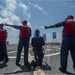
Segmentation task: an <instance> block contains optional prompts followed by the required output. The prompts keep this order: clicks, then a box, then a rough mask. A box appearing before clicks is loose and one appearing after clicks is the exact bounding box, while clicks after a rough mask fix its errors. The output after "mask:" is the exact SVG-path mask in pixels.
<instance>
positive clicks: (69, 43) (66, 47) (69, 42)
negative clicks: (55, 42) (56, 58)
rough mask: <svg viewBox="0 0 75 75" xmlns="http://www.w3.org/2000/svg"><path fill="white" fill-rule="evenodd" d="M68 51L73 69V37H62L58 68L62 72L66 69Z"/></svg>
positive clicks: (74, 62)
mask: <svg viewBox="0 0 75 75" xmlns="http://www.w3.org/2000/svg"><path fill="white" fill-rule="evenodd" d="M69 51H70V53H71V58H72V60H73V68H74V69H75V36H63V40H62V46H61V53H60V68H61V69H62V70H64V71H66V69H67V61H68V53H69Z"/></svg>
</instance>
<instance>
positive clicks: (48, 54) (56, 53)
mask: <svg viewBox="0 0 75 75" xmlns="http://www.w3.org/2000/svg"><path fill="white" fill-rule="evenodd" d="M58 54H60V52H57V53H53V54H47V55H44V57H49V56H55V55H58Z"/></svg>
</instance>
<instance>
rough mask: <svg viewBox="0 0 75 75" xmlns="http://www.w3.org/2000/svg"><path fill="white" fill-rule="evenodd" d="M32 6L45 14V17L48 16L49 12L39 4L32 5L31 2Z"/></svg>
mask: <svg viewBox="0 0 75 75" xmlns="http://www.w3.org/2000/svg"><path fill="white" fill-rule="evenodd" d="M29 4H30V5H32V6H33V7H34V8H37V9H38V10H39V11H41V12H43V13H44V14H45V15H47V12H46V11H45V10H44V9H43V8H42V7H41V6H39V5H38V4H32V3H31V2H29Z"/></svg>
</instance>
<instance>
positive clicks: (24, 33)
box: [19, 26, 31, 38]
mask: <svg viewBox="0 0 75 75" xmlns="http://www.w3.org/2000/svg"><path fill="white" fill-rule="evenodd" d="M30 32H31V28H30V27H27V26H22V27H21V30H20V35H19V37H20V38H30V36H31V35H30Z"/></svg>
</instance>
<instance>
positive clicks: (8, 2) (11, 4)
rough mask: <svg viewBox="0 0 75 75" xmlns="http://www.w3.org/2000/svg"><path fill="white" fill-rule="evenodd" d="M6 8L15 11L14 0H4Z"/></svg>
mask: <svg viewBox="0 0 75 75" xmlns="http://www.w3.org/2000/svg"><path fill="white" fill-rule="evenodd" d="M6 6H7V10H10V11H12V12H13V11H15V9H16V0H6Z"/></svg>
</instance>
